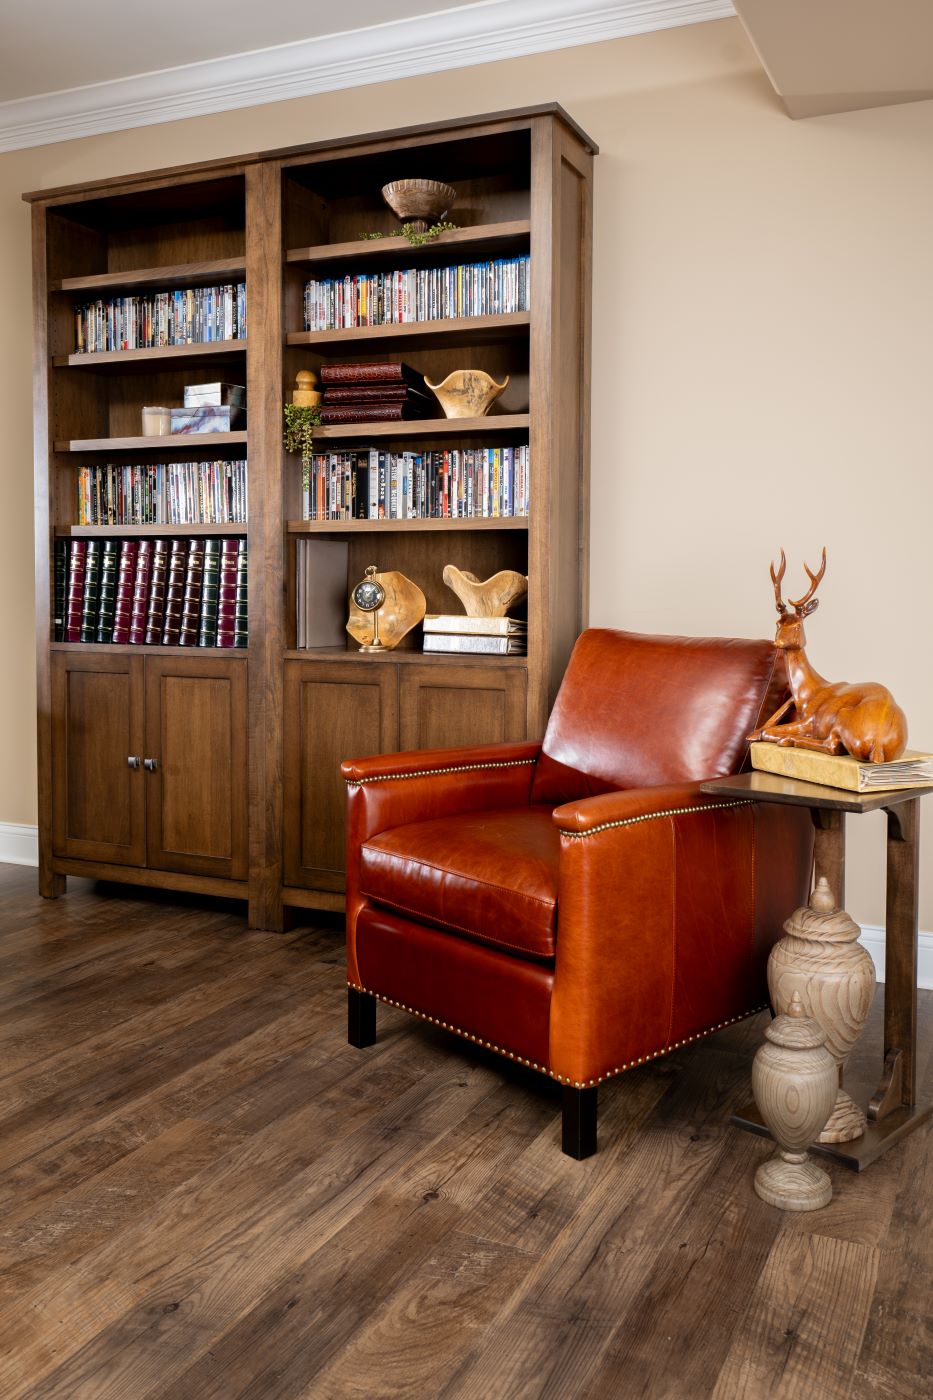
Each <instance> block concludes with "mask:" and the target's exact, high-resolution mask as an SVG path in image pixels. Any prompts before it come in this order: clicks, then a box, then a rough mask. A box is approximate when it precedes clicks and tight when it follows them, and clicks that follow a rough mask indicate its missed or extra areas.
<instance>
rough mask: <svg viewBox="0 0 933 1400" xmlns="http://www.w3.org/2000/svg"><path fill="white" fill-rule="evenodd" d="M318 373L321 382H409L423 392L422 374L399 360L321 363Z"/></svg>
mask: <svg viewBox="0 0 933 1400" xmlns="http://www.w3.org/2000/svg"><path fill="white" fill-rule="evenodd" d="M318 375H319V376H320V380H321V383H322V384H410V385H412V387H413V388H415V389H420V390H421V391H422V393H423V392H424V375H423V374H419V373H418V371H417V370H416V369H412V367H411V365H406V364H404V363H403V362H402V361H401V360H392V361H390V362H389V363H388V364H383V363H382V362H381V361H375V362H372V361H370V362H368V363H367V364H362V365H321V368H320V369H319V370H318Z"/></svg>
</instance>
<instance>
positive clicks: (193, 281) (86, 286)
mask: <svg viewBox="0 0 933 1400" xmlns="http://www.w3.org/2000/svg"><path fill="white" fill-rule="evenodd" d="M245 276H246V260H245V258H209V259H205V260H204V261H203V262H189V263H175V264H173V265H169V266H164V267H143V268H137V269H135V270H133V271H126V272H95V273H91V274H90V275H89V276H87V277H62V278H59V279H58V280H57V281H55V282H50V283H49V291H50V292H72V293H75V292H77V293H81V294H83V295H84V296H86V297H87V298H88V300H93V299H96V297H97V296H98V295H99V294H100V293H102V292H119V291H121V290H123V289H125V290H126V291H128V292H132V291H134V290H144V291H148V290H150V289H151V290H152V291H165V290H172V289H173V288H175V287H198V286H210V285H211V284H212V283H222V282H235V281H242V280H243V278H244V277H245Z"/></svg>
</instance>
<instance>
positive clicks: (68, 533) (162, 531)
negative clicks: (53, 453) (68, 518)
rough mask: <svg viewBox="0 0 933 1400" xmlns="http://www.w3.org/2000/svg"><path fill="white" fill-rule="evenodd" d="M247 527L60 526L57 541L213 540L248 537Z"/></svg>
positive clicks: (56, 533)
mask: <svg viewBox="0 0 933 1400" xmlns="http://www.w3.org/2000/svg"><path fill="white" fill-rule="evenodd" d="M248 533H249V527H248V526H247V525H60V526H57V527H56V530H55V538H56V539H86V540H111V539H124V538H128V539H135V538H136V536H137V535H138V536H139V537H140V539H147V538H149V536H152V537H154V538H156V539H161V538H165V539H172V538H173V537H174V536H178V537H179V538H180V539H187V538H192V539H193V538H195V537H201V536H204V537H205V538H207V539H213V537H214V536H215V535H246V534H248Z"/></svg>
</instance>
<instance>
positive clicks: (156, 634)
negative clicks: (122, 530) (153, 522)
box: [145, 539, 168, 647]
mask: <svg viewBox="0 0 933 1400" xmlns="http://www.w3.org/2000/svg"><path fill="white" fill-rule="evenodd" d="M167 578H168V540H162V539H159V540H153V542H152V570H151V573H150V576H149V599H148V602H147V604H146V636H145V640H146V645H147V646H150V647H153V646H154V647H157V646H158V645H159V643H160V642H161V640H162V623H163V621H164V619H165V584H166V581H167Z"/></svg>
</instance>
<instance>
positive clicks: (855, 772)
mask: <svg viewBox="0 0 933 1400" xmlns="http://www.w3.org/2000/svg"><path fill="white" fill-rule="evenodd" d="M751 755H752V767H753V768H757V770H758V771H759V772H760V773H776V774H778V775H779V776H780V777H783V778H798V779H800V781H801V782H805V783H821V784H822V785H823V786H824V787H835V788H844V789H845V790H846V791H847V792H886V791H894V790H895V789H897V788H911V787H928V786H929V785H930V784H931V783H933V754H929V753H917V752H916V751H915V750H913V749H907V750H906V752H905V753H904V754H903V755H902V757H901V758H899V759H896V760H895V761H894V762H893V763H860V762H859V761H858V759H857V758H852V757H850V755H849V754H830V753H817V752H816V751H815V750H813V749H797V748H790V747H788V748H782V747H780V746H779V745H778V744H769V743H755V744H752V745H751Z"/></svg>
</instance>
